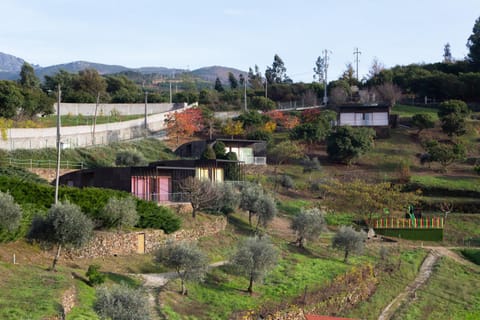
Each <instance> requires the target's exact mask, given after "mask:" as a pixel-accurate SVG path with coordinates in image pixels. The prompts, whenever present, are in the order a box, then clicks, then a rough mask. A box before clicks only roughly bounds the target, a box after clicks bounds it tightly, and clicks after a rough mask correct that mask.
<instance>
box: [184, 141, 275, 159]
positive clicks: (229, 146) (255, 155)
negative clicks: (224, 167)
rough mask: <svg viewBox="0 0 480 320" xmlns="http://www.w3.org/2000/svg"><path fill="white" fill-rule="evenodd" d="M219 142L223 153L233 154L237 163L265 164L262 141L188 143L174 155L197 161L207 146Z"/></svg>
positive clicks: (265, 154) (264, 145) (265, 146)
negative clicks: (223, 147) (223, 146)
mask: <svg viewBox="0 0 480 320" xmlns="http://www.w3.org/2000/svg"><path fill="white" fill-rule="evenodd" d="M219 142H221V143H223V144H224V145H225V152H234V153H235V154H236V155H237V159H238V161H241V162H243V163H245V164H257V165H265V164H267V142H266V141H262V140H246V139H215V140H208V141H207V140H200V141H190V142H187V143H185V144H183V145H181V146H180V147H178V148H177V150H175V154H176V155H177V156H180V157H183V158H195V159H198V158H200V157H201V156H202V154H203V153H204V152H205V150H206V149H207V147H208V146H211V147H213V146H214V145H215V144H217V143H219Z"/></svg>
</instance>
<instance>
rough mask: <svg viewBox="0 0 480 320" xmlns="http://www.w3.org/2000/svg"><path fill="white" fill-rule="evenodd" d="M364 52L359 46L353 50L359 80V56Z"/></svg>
mask: <svg viewBox="0 0 480 320" xmlns="http://www.w3.org/2000/svg"><path fill="white" fill-rule="evenodd" d="M361 54H362V52H360V51H358V48H355V51H353V55H354V56H355V65H356V73H357V81H358V78H359V76H358V62H359V61H360V60H359V58H358V56H359V55H361Z"/></svg>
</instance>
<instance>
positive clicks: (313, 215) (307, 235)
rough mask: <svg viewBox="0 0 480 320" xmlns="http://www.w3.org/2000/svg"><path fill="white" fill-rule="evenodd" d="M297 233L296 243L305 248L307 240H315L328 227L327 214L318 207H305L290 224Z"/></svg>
mask: <svg viewBox="0 0 480 320" xmlns="http://www.w3.org/2000/svg"><path fill="white" fill-rule="evenodd" d="M290 227H291V228H292V230H293V231H295V233H296V235H297V239H296V241H295V242H296V244H297V246H299V247H300V248H303V246H304V244H305V240H314V239H316V238H318V236H319V235H320V233H322V231H324V230H325V229H326V222H325V216H324V213H323V212H322V211H320V209H318V208H312V209H303V208H302V210H301V211H300V213H299V214H298V215H296V216H295V217H294V218H293V220H292V223H291V225H290Z"/></svg>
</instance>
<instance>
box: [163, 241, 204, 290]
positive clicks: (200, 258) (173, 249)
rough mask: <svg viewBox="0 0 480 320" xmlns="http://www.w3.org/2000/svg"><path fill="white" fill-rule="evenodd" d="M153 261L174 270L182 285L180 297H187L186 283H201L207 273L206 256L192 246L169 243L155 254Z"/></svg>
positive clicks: (183, 243) (189, 244)
mask: <svg viewBox="0 0 480 320" xmlns="http://www.w3.org/2000/svg"><path fill="white" fill-rule="evenodd" d="M155 261H156V262H158V263H162V264H164V265H165V266H167V267H169V268H173V269H175V272H176V273H177V275H178V277H179V278H180V281H181V283H182V295H187V287H186V286H185V282H186V281H201V280H203V277H204V276H205V274H206V273H207V268H208V260H207V256H206V255H205V254H204V253H203V252H202V251H201V250H200V249H198V247H197V246H196V245H194V244H191V243H187V242H178V243H175V242H169V243H167V245H166V246H165V247H163V248H160V249H159V250H158V251H157V252H156V254H155Z"/></svg>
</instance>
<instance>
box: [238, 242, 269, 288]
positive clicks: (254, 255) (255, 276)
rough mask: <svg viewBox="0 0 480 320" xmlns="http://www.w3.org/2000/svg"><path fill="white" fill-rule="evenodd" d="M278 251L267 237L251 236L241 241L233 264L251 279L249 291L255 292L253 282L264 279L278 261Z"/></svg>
mask: <svg viewBox="0 0 480 320" xmlns="http://www.w3.org/2000/svg"><path fill="white" fill-rule="evenodd" d="M277 258H278V252H277V250H276V249H275V247H274V246H273V244H272V243H271V242H270V240H269V239H268V238H266V237H262V238H258V237H250V238H246V239H245V240H243V241H242V242H240V243H239V245H238V247H237V251H236V252H235V254H234V256H233V257H232V259H231V263H232V265H233V266H234V267H235V268H236V269H237V271H239V272H240V273H242V274H243V275H245V276H246V277H247V278H248V279H249V286H248V289H247V291H248V292H249V293H250V294H252V293H253V282H254V281H258V280H260V279H262V278H263V277H264V276H265V274H266V273H267V272H268V271H269V270H271V269H272V268H273V267H274V266H275V265H276V262H277Z"/></svg>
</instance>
